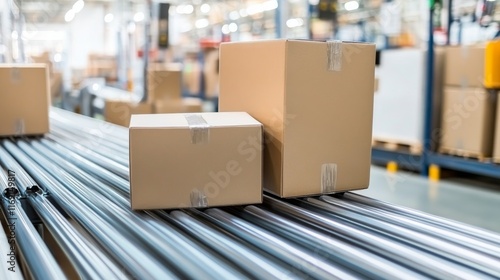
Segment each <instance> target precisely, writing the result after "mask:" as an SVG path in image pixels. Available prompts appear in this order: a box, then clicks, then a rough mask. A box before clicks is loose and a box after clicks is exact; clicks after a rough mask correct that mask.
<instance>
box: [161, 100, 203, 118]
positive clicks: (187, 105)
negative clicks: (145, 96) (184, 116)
mask: <svg viewBox="0 0 500 280" xmlns="http://www.w3.org/2000/svg"><path fill="white" fill-rule="evenodd" d="M202 105H203V103H202V102H201V100H200V99H198V98H185V99H172V100H168V101H156V102H155V103H154V105H153V112H154V113H155V114H168V113H198V112H201V111H202V109H203V106H202Z"/></svg>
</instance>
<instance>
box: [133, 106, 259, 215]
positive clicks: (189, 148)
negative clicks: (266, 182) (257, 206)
mask: <svg viewBox="0 0 500 280" xmlns="http://www.w3.org/2000/svg"><path fill="white" fill-rule="evenodd" d="M129 133H130V200H131V205H132V209H159V208H186V207H212V206H224V205H239V204H251V203H261V202H262V124H260V123H259V122H258V121H256V120H255V119H254V118H252V117H250V116H249V115H248V114H247V113H238V112H232V113H203V114H156V115H134V116H132V121H131V123H130V129H129Z"/></svg>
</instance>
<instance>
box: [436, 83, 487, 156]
mask: <svg viewBox="0 0 500 280" xmlns="http://www.w3.org/2000/svg"><path fill="white" fill-rule="evenodd" d="M493 99H494V98H493V95H492V94H490V93H488V92H487V91H486V90H484V89H483V88H461V87H445V89H444V95H443V110H442V118H441V123H442V125H441V127H442V137H441V144H440V151H441V152H445V153H451V154H458V155H466V156H472V157H478V158H484V157H490V156H491V155H492V142H493V126H494V109H495V103H494V102H493Z"/></svg>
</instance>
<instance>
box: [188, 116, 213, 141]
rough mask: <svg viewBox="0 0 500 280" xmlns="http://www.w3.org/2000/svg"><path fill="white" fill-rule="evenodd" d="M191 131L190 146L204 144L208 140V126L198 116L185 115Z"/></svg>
mask: <svg viewBox="0 0 500 280" xmlns="http://www.w3.org/2000/svg"><path fill="white" fill-rule="evenodd" d="M185 118H186V120H187V122H188V125H189V130H190V131H191V144H206V143H208V142H209V138H210V125H209V124H208V123H207V121H206V120H205V119H204V118H203V117H202V116H201V115H199V114H191V115H185Z"/></svg>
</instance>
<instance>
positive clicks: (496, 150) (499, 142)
mask: <svg viewBox="0 0 500 280" xmlns="http://www.w3.org/2000/svg"><path fill="white" fill-rule="evenodd" d="M493 160H494V161H495V162H497V163H500V93H499V94H497V109H496V121H495V141H494V144H493Z"/></svg>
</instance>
